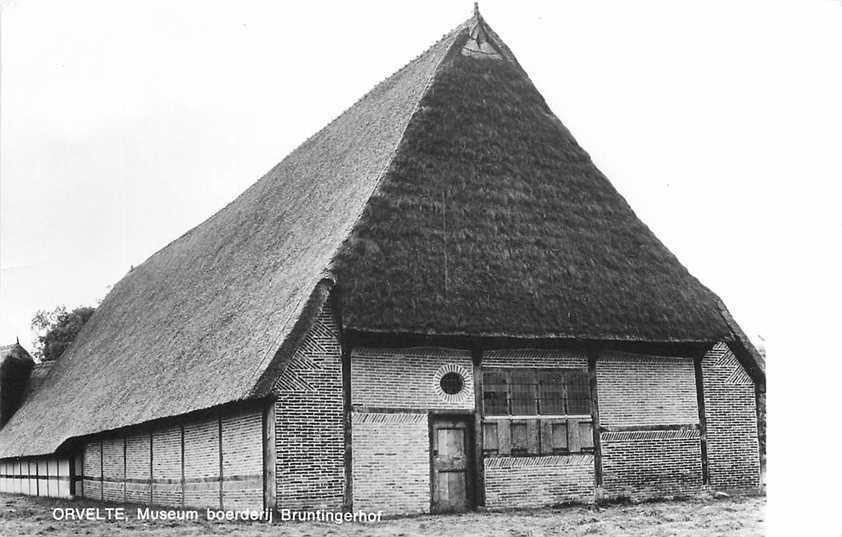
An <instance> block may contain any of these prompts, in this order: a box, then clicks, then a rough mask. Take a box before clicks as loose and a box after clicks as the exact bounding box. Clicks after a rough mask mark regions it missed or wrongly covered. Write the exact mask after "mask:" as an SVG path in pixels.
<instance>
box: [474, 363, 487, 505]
mask: <svg viewBox="0 0 842 537" xmlns="http://www.w3.org/2000/svg"><path fill="white" fill-rule="evenodd" d="M471 360H472V361H473V364H474V373H473V375H474V503H475V504H476V506H477V507H480V506H485V461H484V460H483V455H482V448H483V446H484V445H485V438H484V436H483V435H484V431H483V427H482V416H483V408H482V390H483V388H482V350H481V349H478V348H475V349H472V350H471Z"/></svg>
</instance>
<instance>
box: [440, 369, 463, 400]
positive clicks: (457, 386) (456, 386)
mask: <svg viewBox="0 0 842 537" xmlns="http://www.w3.org/2000/svg"><path fill="white" fill-rule="evenodd" d="M464 385H465V381H464V380H462V375H460V374H459V373H455V372H453V371H451V372H450V373H447V374H445V375H443V376H442V377H441V390H442V391H443V392H444V393H446V394H448V395H455V394H457V393H459V392H461V391H462V386H464Z"/></svg>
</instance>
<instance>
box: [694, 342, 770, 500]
mask: <svg viewBox="0 0 842 537" xmlns="http://www.w3.org/2000/svg"><path fill="white" fill-rule="evenodd" d="M702 381H703V386H704V395H705V421H706V428H707V435H706V438H707V454H708V473H709V475H710V484H711V486H712V487H714V488H724V489H732V488H752V487H757V486H759V483H760V452H759V447H758V440H757V411H756V407H755V393H754V383H753V382H752V380H751V378H749V376H748V374H747V373H746V372H745V369H743V367H742V365H740V363H739V362H738V361H737V359H736V357H735V356H734V354H733V353H732V352H731V351H730V350H728V347H727V346H726V345H725V344H722V343H720V344H718V345H716V346H715V347H714V348H713V349H711V350H710V351H709V352H708V353H706V354H705V356H704V358H703V359H702Z"/></svg>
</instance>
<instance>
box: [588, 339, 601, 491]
mask: <svg viewBox="0 0 842 537" xmlns="http://www.w3.org/2000/svg"><path fill="white" fill-rule="evenodd" d="M598 357H599V348H598V347H596V346H589V347H588V383H589V384H590V390H591V420H592V422H593V424H592V427H591V429H593V463H594V482H595V484H596V486H597V487H599V486H602V440H601V438H600V432H599V430H600V424H599V389H598V388H599V387H598V386H597V381H596V360H597V358H598Z"/></svg>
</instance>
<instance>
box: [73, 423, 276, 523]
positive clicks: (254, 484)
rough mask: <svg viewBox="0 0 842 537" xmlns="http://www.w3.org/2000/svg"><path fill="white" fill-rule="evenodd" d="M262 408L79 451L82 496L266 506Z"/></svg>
mask: <svg viewBox="0 0 842 537" xmlns="http://www.w3.org/2000/svg"><path fill="white" fill-rule="evenodd" d="M262 435H263V424H262V412H261V411H259V410H231V411H227V412H225V413H223V414H221V415H217V416H214V417H204V418H198V419H194V420H186V421H184V422H183V423H174V424H169V425H161V426H156V427H151V428H148V429H135V430H131V431H128V432H125V433H123V434H119V433H118V434H110V435H108V436H103V437H102V438H93V439H91V440H89V441H87V442H86V443H85V444H84V446H83V447H82V460H83V463H82V468H83V471H82V472H80V474H81V476H80V477H81V480H82V486H81V495H82V496H83V497H85V498H89V499H92V500H104V501H113V502H130V503H139V504H146V505H163V506H172V507H181V506H186V507H210V508H224V509H239V508H248V509H262V508H263V443H262Z"/></svg>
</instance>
